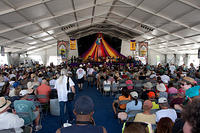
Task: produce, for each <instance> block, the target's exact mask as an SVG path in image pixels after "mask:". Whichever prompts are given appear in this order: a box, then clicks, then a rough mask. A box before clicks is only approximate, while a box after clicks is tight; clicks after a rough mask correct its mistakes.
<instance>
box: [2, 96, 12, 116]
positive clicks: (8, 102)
mask: <svg viewBox="0 0 200 133" xmlns="http://www.w3.org/2000/svg"><path fill="white" fill-rule="evenodd" d="M10 104H11V102H10V101H9V100H6V99H5V97H0V112H2V111H4V110H5V109H6V108H8V107H9V106H10Z"/></svg>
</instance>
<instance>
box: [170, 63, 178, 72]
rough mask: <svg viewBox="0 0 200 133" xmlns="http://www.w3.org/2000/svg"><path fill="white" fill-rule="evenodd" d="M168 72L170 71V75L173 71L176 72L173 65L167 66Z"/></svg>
mask: <svg viewBox="0 0 200 133" xmlns="http://www.w3.org/2000/svg"><path fill="white" fill-rule="evenodd" d="M169 70H170V71H171V74H174V71H175V70H176V67H175V65H174V64H171V65H170V66H169Z"/></svg>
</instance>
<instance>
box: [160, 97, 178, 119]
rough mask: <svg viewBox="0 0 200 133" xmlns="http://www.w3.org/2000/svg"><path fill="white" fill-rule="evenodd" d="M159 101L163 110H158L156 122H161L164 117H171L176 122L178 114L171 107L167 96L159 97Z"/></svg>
mask: <svg viewBox="0 0 200 133" xmlns="http://www.w3.org/2000/svg"><path fill="white" fill-rule="evenodd" d="M158 103H159V106H160V108H161V110H159V111H157V112H156V122H159V120H160V119H161V118H164V117H169V118H170V119H171V120H172V121H173V122H175V120H176V118H177V114H176V111H175V110H174V109H169V105H168V101H167V98H165V97H161V98H159V99H158Z"/></svg>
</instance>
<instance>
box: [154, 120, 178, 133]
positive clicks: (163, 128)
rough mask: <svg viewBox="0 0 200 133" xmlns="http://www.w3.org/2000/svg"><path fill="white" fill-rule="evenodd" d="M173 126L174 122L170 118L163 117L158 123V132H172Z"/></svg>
mask: <svg viewBox="0 0 200 133" xmlns="http://www.w3.org/2000/svg"><path fill="white" fill-rule="evenodd" d="M173 126H174V123H173V121H172V120H171V119H170V118H168V117H163V118H161V119H160V120H159V122H158V124H157V128H156V133H172V128H173Z"/></svg>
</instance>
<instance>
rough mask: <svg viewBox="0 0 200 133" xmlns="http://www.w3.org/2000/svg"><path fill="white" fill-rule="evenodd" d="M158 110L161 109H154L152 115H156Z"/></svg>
mask: <svg viewBox="0 0 200 133" xmlns="http://www.w3.org/2000/svg"><path fill="white" fill-rule="evenodd" d="M158 110H159V109H152V110H151V113H152V114H155V113H156V112H157V111H158Z"/></svg>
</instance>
